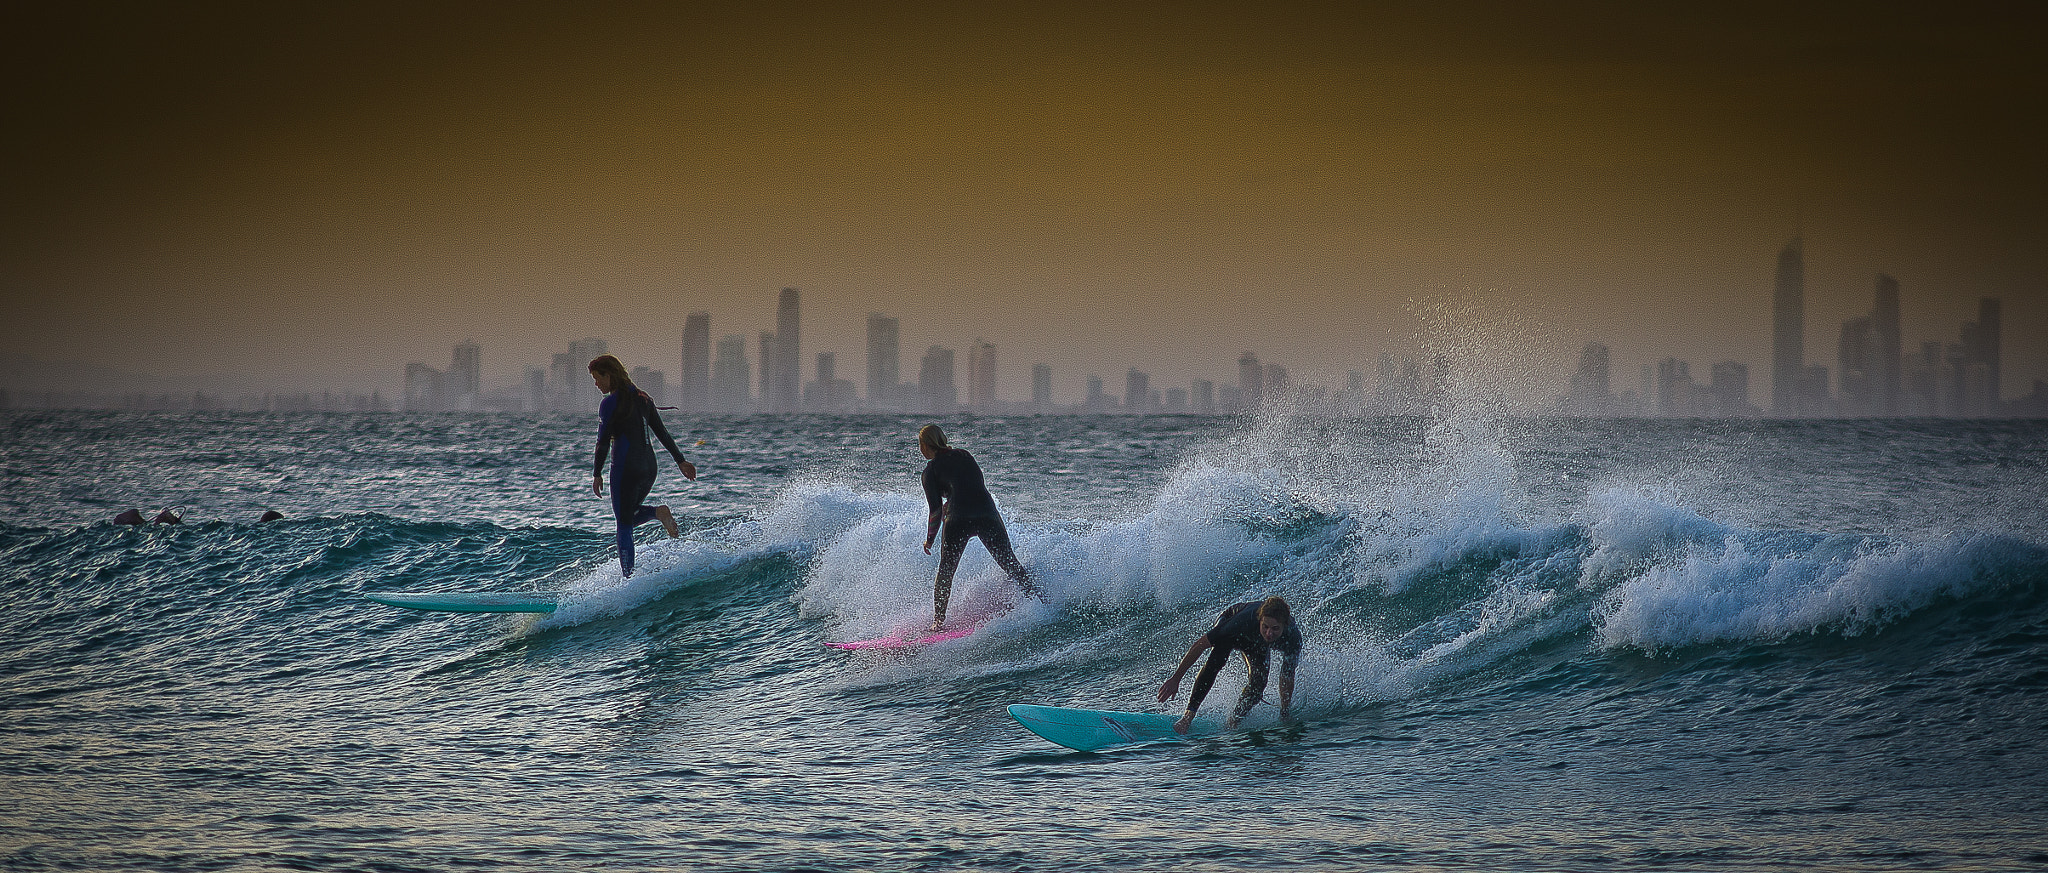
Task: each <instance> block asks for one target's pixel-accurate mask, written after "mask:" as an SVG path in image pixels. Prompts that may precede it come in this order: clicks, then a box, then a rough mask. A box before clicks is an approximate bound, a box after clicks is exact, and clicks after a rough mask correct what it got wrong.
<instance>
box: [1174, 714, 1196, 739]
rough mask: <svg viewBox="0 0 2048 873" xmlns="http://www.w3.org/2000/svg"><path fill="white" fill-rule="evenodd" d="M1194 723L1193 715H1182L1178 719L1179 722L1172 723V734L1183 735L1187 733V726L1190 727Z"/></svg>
mask: <svg viewBox="0 0 2048 873" xmlns="http://www.w3.org/2000/svg"><path fill="white" fill-rule="evenodd" d="M1194 723H1195V714H1194V713H1188V714H1187V715H1183V716H1181V717H1180V721H1177V722H1174V723H1173V732H1174V733H1177V734H1185V733H1187V732H1188V726H1189V725H1192V724H1194Z"/></svg>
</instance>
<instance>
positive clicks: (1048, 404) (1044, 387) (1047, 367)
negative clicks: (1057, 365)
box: [1031, 364, 1052, 412]
mask: <svg viewBox="0 0 2048 873" xmlns="http://www.w3.org/2000/svg"><path fill="white" fill-rule="evenodd" d="M1051 408H1052V365H1051V364H1032V365H1031V409H1032V411H1034V412H1044V411H1046V410H1048V409H1051Z"/></svg>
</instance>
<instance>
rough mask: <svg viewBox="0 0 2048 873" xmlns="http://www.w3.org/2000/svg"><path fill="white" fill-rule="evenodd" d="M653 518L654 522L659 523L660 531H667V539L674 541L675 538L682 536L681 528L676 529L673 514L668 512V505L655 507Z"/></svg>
mask: <svg viewBox="0 0 2048 873" xmlns="http://www.w3.org/2000/svg"><path fill="white" fill-rule="evenodd" d="M654 517H655V519H656V520H658V521H660V522H661V529H662V530H665V531H668V538H669V539H675V538H676V537H679V536H682V535H683V530H682V528H679V527H676V517H675V513H672V512H669V511H668V504H666V503H664V504H662V505H660V506H657V507H655V508H654Z"/></svg>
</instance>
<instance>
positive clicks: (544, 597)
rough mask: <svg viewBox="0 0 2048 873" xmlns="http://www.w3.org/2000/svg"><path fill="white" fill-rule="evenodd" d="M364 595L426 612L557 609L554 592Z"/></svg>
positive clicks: (380, 593)
mask: <svg viewBox="0 0 2048 873" xmlns="http://www.w3.org/2000/svg"><path fill="white" fill-rule="evenodd" d="M363 597H365V598H368V599H370V600H374V601H377V602H378V603H384V604H389V605H391V606H403V607H405V608H406V609H419V610H425V611H427V612H554V611H555V595H553V594H537V593H534V592H532V591H366V592H364V593H363Z"/></svg>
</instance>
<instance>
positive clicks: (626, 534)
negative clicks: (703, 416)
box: [590, 355, 697, 576]
mask: <svg viewBox="0 0 2048 873" xmlns="http://www.w3.org/2000/svg"><path fill="white" fill-rule="evenodd" d="M590 378H591V380H592V381H593V382H595V383H596V384H597V390H599V391H603V392H604V395H605V396H604V402H602V403H600V404H598V407H597V417H598V428H597V464H596V468H595V469H594V471H593V473H592V475H593V479H592V481H591V483H590V490H591V491H592V492H593V493H595V494H597V495H598V496H600V497H601V496H603V495H604V461H605V456H606V455H607V454H610V455H611V461H612V518H613V519H615V520H616V521H617V522H618V524H619V571H620V572H621V573H622V574H624V575H626V576H631V575H633V528H635V527H638V526H639V525H643V524H646V523H648V522H650V521H660V522H661V529H662V530H664V531H667V532H668V535H669V536H671V537H675V536H679V535H681V531H680V530H679V529H678V528H677V527H676V519H675V516H674V515H672V514H670V513H669V510H668V505H667V504H662V505H660V506H655V507H648V506H646V505H645V504H646V501H647V494H648V492H650V491H653V490H654V447H653V446H651V445H649V444H648V442H647V430H648V429H650V428H651V429H653V431H654V435H655V436H658V437H660V438H661V444H662V446H663V447H664V448H667V449H668V453H669V455H670V456H671V457H673V458H675V459H676V468H677V469H679V470H681V471H683V478H685V479H691V480H694V479H696V478H697V467H696V465H694V464H691V463H690V462H689V461H685V460H683V450H682V449H679V448H676V440H675V437H672V436H669V435H668V428H666V427H663V426H662V424H661V413H659V412H656V411H655V409H654V399H653V398H651V397H648V396H647V395H646V394H645V393H644V392H642V391H641V390H640V389H639V388H638V387H636V386H634V384H633V380H632V378H631V377H629V376H627V375H626V365H625V364H622V363H619V359H618V358H615V357H612V356H611V355H599V356H597V357H596V358H595V359H593V360H591V362H590Z"/></svg>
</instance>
